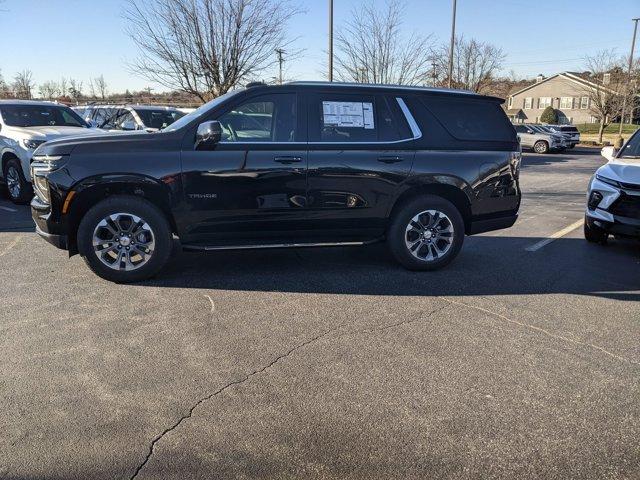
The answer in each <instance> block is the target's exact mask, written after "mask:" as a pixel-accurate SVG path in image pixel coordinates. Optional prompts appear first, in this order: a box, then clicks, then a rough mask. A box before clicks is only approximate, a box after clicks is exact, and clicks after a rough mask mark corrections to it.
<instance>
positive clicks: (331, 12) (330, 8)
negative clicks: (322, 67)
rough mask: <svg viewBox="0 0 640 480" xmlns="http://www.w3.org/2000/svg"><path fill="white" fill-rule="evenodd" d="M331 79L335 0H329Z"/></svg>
mask: <svg viewBox="0 0 640 480" xmlns="http://www.w3.org/2000/svg"><path fill="white" fill-rule="evenodd" d="M329 81H330V82H333V0H329Z"/></svg>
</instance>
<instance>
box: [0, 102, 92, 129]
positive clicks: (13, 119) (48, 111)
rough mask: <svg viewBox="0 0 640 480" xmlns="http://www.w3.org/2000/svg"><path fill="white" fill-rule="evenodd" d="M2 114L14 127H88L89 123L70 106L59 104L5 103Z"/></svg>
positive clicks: (5, 120) (0, 112)
mask: <svg viewBox="0 0 640 480" xmlns="http://www.w3.org/2000/svg"><path fill="white" fill-rule="evenodd" d="M0 114H2V119H3V120H4V123H5V124H6V125H10V126H12V127H44V126H52V127H53V126H56V127H86V126H87V124H86V123H85V122H84V120H82V119H81V118H80V117H79V116H78V114H77V113H75V112H74V111H73V110H71V109H70V108H68V107H62V106H58V105H42V106H41V105H3V106H2V107H0Z"/></svg>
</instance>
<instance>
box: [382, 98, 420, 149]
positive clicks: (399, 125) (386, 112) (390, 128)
mask: <svg viewBox="0 0 640 480" xmlns="http://www.w3.org/2000/svg"><path fill="white" fill-rule="evenodd" d="M410 138H413V134H412V133H411V128H410V127H409V124H408V123H407V119H406V117H405V116H404V113H402V110H400V107H399V106H398V101H397V100H396V98H395V97H393V96H385V97H378V140H380V141H381V142H394V141H398V140H407V139H410Z"/></svg>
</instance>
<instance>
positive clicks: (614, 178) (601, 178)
mask: <svg viewBox="0 0 640 480" xmlns="http://www.w3.org/2000/svg"><path fill="white" fill-rule="evenodd" d="M602 156H603V157H605V158H606V159H607V160H609V162H608V163H606V164H605V165H603V166H601V167H600V168H599V169H598V170H596V173H595V175H594V176H593V177H592V178H591V182H589V189H588V191H587V208H586V212H585V221H584V236H585V238H586V239H587V241H589V242H593V243H606V241H607V239H608V237H609V235H615V236H621V237H635V238H640V130H639V131H636V133H634V134H633V136H632V137H631V138H630V139H629V140H628V141H627V143H626V144H624V145H623V146H622V148H621V149H620V150H619V151H616V150H615V148H614V147H604V148H603V149H602Z"/></svg>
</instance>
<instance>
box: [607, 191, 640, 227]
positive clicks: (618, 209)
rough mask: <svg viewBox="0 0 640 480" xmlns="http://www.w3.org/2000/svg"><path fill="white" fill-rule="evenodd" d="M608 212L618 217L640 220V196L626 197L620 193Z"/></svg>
mask: <svg viewBox="0 0 640 480" xmlns="http://www.w3.org/2000/svg"><path fill="white" fill-rule="evenodd" d="M609 211H610V212H611V213H612V214H613V215H616V216H619V217H627V218H635V219H639V220H640V196H635V195H627V194H625V193H624V192H621V194H620V198H618V199H617V200H616V201H615V202H613V204H612V205H611V207H610V208H609Z"/></svg>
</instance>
